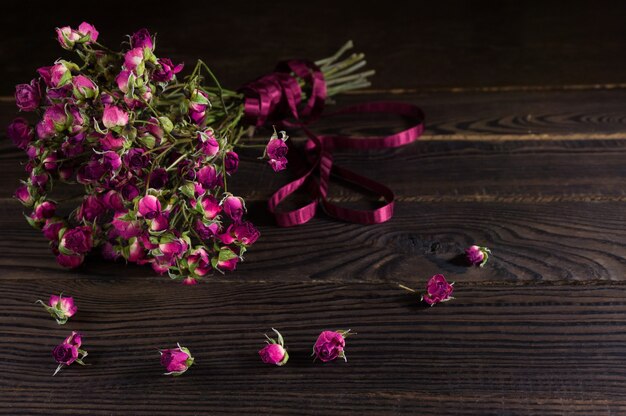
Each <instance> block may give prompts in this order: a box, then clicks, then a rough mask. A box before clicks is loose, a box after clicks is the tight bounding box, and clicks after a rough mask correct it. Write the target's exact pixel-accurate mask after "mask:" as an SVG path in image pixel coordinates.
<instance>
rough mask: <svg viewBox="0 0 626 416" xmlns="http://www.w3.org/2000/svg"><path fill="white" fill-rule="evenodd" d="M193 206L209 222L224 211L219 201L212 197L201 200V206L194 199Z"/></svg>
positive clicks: (208, 196) (206, 196) (207, 196)
mask: <svg viewBox="0 0 626 416" xmlns="http://www.w3.org/2000/svg"><path fill="white" fill-rule="evenodd" d="M190 202H191V206H192V207H193V208H195V209H196V210H197V211H199V212H201V213H202V216H203V217H204V218H205V219H207V220H212V219H214V218H215V217H217V215H218V214H219V213H220V212H221V211H222V207H221V206H220V203H219V201H218V200H217V199H215V197H214V196H212V195H205V196H203V197H202V199H200V201H199V202H200V204H198V203H197V202H196V200H195V199H192V200H191V201H190Z"/></svg>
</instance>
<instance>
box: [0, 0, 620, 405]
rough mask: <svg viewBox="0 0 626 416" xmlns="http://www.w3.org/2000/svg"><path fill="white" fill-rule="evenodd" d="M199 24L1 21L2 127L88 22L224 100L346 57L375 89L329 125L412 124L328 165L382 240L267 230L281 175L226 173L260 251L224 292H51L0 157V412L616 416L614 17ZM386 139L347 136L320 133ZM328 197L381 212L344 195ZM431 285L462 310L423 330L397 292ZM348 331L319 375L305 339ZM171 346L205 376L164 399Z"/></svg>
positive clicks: (177, 13) (339, 227)
mask: <svg viewBox="0 0 626 416" xmlns="http://www.w3.org/2000/svg"><path fill="white" fill-rule="evenodd" d="M189 7H191V8H192V11H191V12H189V11H185V10H187V9H185V8H183V7H179V6H178V5H177V6H176V7H169V8H168V9H166V10H164V9H160V8H158V7H144V8H142V9H141V11H140V12H139V11H137V12H135V11H132V12H131V11H129V10H128V5H125V6H124V7H121V8H120V7H116V6H115V5H114V4H112V3H107V7H100V6H99V5H98V6H96V5H91V4H88V5H83V6H81V7H57V5H56V4H51V5H50V6H43V8H37V9H36V10H35V6H34V5H30V4H23V3H14V4H9V5H4V6H3V13H2V14H1V15H0V27H1V28H2V30H3V36H0V56H2V64H3V65H0V125H5V124H6V123H8V122H9V121H10V120H11V119H12V118H13V117H15V109H14V106H13V103H12V100H11V98H10V97H9V96H10V95H11V94H12V91H13V84H15V83H17V82H24V81H27V80H28V79H30V78H31V76H32V74H34V70H35V68H37V67H39V66H43V65H48V64H49V63H50V62H52V61H53V60H54V59H56V58H58V57H60V56H63V53H62V51H61V50H60V49H59V48H58V47H57V45H56V41H55V40H54V34H53V28H54V27H55V26H58V25H63V24H71V25H76V24H78V23H80V22H81V21H82V20H87V21H91V22H92V23H94V24H95V25H96V26H97V27H98V29H99V30H100V32H101V36H102V40H103V41H104V42H105V43H107V44H110V45H112V46H116V45H117V44H118V42H121V41H122V40H123V37H124V35H125V34H127V33H130V32H132V31H133V30H135V29H137V28H140V27H143V26H146V27H148V28H150V29H152V30H153V31H156V32H158V51H159V56H168V57H171V58H172V59H173V60H174V61H176V62H178V61H185V62H186V63H187V64H188V66H189V65H190V64H191V63H192V62H193V60H194V59H195V58H203V59H204V60H206V61H207V62H209V63H210V65H211V66H212V67H213V68H214V70H215V72H216V74H217V75H218V76H219V78H220V80H222V82H223V84H224V85H226V86H229V87H231V88H235V87H237V86H238V85H240V84H241V83H243V82H245V81H248V80H250V79H252V78H255V77H257V76H259V75H261V74H263V73H265V72H267V71H269V70H271V69H272V67H273V66H274V64H275V62H276V60H278V59H284V58H292V57H297V56H307V57H313V58H315V57H323V56H325V55H328V54H329V53H331V52H332V51H334V50H335V48H336V47H338V46H339V45H340V44H341V43H342V42H343V41H344V40H346V39H349V38H351V39H353V40H354V41H355V43H356V45H357V46H358V48H359V49H360V50H363V51H364V52H366V54H367V56H368V60H369V65H370V66H371V67H373V68H374V69H376V71H377V75H376V77H375V78H374V80H373V81H374V85H375V87H376V89H372V90H367V91H360V92H357V93H355V94H351V95H347V96H344V97H341V98H340V99H339V100H338V104H339V105H340V106H341V105H347V104H352V103H357V102H362V101H364V100H381V99H382V100H396V99H400V100H405V101H408V102H411V103H415V104H417V105H419V106H421V107H422V108H423V109H424V111H425V113H426V116H427V126H426V127H427V128H426V132H425V134H424V136H423V138H422V140H421V141H420V142H418V143H416V144H414V145H411V146H407V147H404V148H400V149H393V150H385V151H376V152H357V153H337V154H336V155H335V162H336V163H337V164H339V165H342V166H345V167H348V168H350V169H353V170H355V171H357V172H360V173H362V174H366V175H368V176H370V177H372V178H373V179H376V180H379V181H382V182H384V183H385V184H387V185H389V186H390V187H391V188H392V189H393V190H394V192H395V193H396V195H397V197H398V204H397V206H396V214H395V217H394V218H393V220H391V221H390V222H388V223H385V224H380V225H376V226H371V227H364V226H359V225H353V224H346V223H341V222H337V221H334V220H332V219H330V218H328V217H327V216H325V215H324V214H323V213H320V214H319V215H318V217H316V218H315V219H314V220H313V221H311V222H310V223H308V224H306V225H304V226H301V227H297V228H291V229H279V228H276V227H275V226H274V223H273V221H272V219H271V218H270V216H269V215H268V214H267V211H266V209H265V201H266V199H267V197H268V195H270V193H271V192H272V191H274V190H275V189H276V188H277V187H279V186H280V185H282V184H284V183H286V181H288V180H289V179H290V177H292V176H290V175H292V174H291V173H288V172H285V173H283V174H279V175H276V174H273V173H271V172H270V170H269V169H268V168H267V167H265V168H261V167H260V166H259V165H258V164H257V163H255V159H256V157H257V154H255V153H253V152H242V154H241V156H242V163H241V166H240V171H239V172H238V174H237V175H235V176H234V177H233V180H232V181H231V183H230V184H229V189H231V190H235V191H236V192H237V193H238V194H240V195H243V196H245V197H246V199H247V200H248V201H249V208H250V216H249V217H250V219H251V220H252V221H254V222H255V223H256V224H258V225H259V227H260V229H261V233H262V237H261V239H260V240H259V241H258V242H257V243H256V244H255V245H254V247H253V248H252V249H251V250H250V252H249V253H248V254H247V257H246V262H244V263H243V264H241V265H240V267H239V269H238V270H237V272H236V273H232V274H228V275H225V276H215V277H212V278H211V279H207V281H206V282H204V283H203V284H200V285H197V286H195V287H187V286H182V285H178V284H174V283H172V282H170V281H168V279H167V278H166V277H160V276H156V275H154V274H153V272H152V271H151V270H150V269H149V268H147V267H137V266H125V265H123V264H121V263H116V264H115V263H107V262H103V261H102V260H100V259H99V258H97V256H93V257H90V258H88V259H87V261H86V263H85V265H84V266H83V267H82V268H80V269H78V270H74V271H67V270H63V269H61V268H60V267H59V266H57V265H56V262H55V260H54V258H53V257H52V256H51V255H50V252H49V248H48V247H47V243H46V242H45V240H44V239H43V237H42V236H41V235H40V234H39V233H38V232H37V231H34V230H32V229H30V228H29V227H28V225H27V224H26V222H25V221H24V220H23V219H22V217H21V207H20V206H19V204H18V203H17V202H16V201H14V200H13V199H12V198H11V194H12V192H13V190H14V188H15V187H16V186H17V184H18V180H19V179H20V178H21V177H22V170H23V167H22V166H21V164H22V163H23V162H24V156H23V154H22V153H21V152H20V151H19V150H16V149H14V148H13V147H12V146H11V145H10V143H8V141H7V140H6V138H5V137H4V134H0V136H1V137H0V302H1V303H2V308H0V414H3V415H5V414H6V415H11V416H14V415H40V414H41V415H53V414H59V415H81V416H83V415H124V416H126V415H151V416H152V415H171V414H181V415H200V414H211V415H213V414H233V415H247V414H251V415H252V414H253V415H259V414H280V415H292V414H298V415H318V414H330V413H332V414H350V415H351V414H355V415H399V414H420V415H430V414H433V415H443V414H454V415H584V416H588V415H618V414H624V413H626V394H625V393H624V392H625V391H626V369H625V368H624V356H625V354H626V318H625V317H626V278H625V276H626V210H625V209H624V203H625V202H626V188H625V186H624V183H626V168H625V167H624V166H625V164H624V160H626V159H625V157H626V128H625V127H626V126H625V124H626V107H625V106H624V103H625V102H626V88H625V87H626V84H625V81H626V80H625V79H624V77H623V68H624V67H626V54H624V50H625V49H626V47H625V45H626V44H625V43H624V39H626V36H625V35H626V26H624V24H623V22H624V18H625V17H626V7H624V6H623V4H622V3H621V2H618V1H596V2H593V3H591V2H583V1H572V2H568V3H563V2H558V1H552V0H550V1H542V2H525V3H520V2H514V1H508V0H507V1H485V0H479V1H472V2H466V1H452V0H444V1H439V2H421V1H420V2H410V3H406V4H405V3H395V4H389V5H384V7H383V5H381V4H380V2H369V1H359V2H356V1H354V2H353V1H349V2H339V3H338V2H332V3H331V2H322V3H319V2H318V3H316V6H315V7H316V9H315V10H317V14H315V15H314V17H315V18H311V16H312V14H311V13H312V5H311V3H310V2H308V3H307V2H303V3H297V2H285V1H282V0H281V1H277V2H272V4H268V3H258V4H254V5H253V4H250V3H244V2H217V3H216V2H209V3H206V4H205V3H202V2H196V3H194V4H193V5H189ZM120 10H124V11H123V12H120ZM232 16H237V18H236V19H233V18H232ZM320 22H323V24H322V23H320ZM331 109H332V108H331ZM402 125H403V121H402V120H397V119H393V118H385V117H373V116H372V117H367V118H363V117H360V118H354V117H352V118H351V117H341V118H333V119H328V120H323V121H321V122H319V123H317V124H316V125H315V126H314V130H315V131H319V132H326V133H331V132H332V133H336V132H343V133H352V134H386V133H389V132H391V131H393V130H394V129H398V128H400V127H401V126H402ZM290 133H291V135H292V136H293V137H294V139H295V140H296V141H301V140H302V138H301V137H299V136H300V135H299V134H298V132H290ZM255 139H256V140H258V141H259V142H264V141H265V140H266V139H267V135H266V134H265V133H264V132H262V131H261V132H258V134H257V135H256V137H255ZM72 195H73V193H72V192H71V190H67V189H66V190H60V192H59V194H58V196H59V197H61V198H65V197H68V196H72ZM303 197H304V196H303V195H301V194H299V195H296V196H294V197H293V198H291V199H290V200H289V201H287V206H294V205H297V204H300V203H302V201H303ZM330 197H331V199H333V200H334V201H336V202H340V203H343V204H346V205H351V206H361V207H363V206H372V205H375V204H376V203H377V201H375V199H373V198H372V197H371V196H370V195H367V194H363V193H361V192H358V190H355V189H354V188H353V187H351V186H349V185H348V184H341V183H335V182H333V184H332V185H331V190H330ZM472 243H480V244H485V245H488V246H490V247H491V248H492V249H493V252H494V256H493V259H492V260H490V262H489V263H488V265H487V267H486V268H484V269H479V268H468V267H467V266H466V265H465V264H464V262H463V261H462V258H461V257H460V255H461V254H462V252H463V249H464V248H465V247H466V246H468V245H470V244H472ZM435 273H444V274H445V275H446V276H447V277H448V278H449V279H450V280H452V281H455V282H456V285H455V287H456V289H455V296H456V299H455V300H453V301H451V302H449V303H446V304H444V305H439V306H437V307H435V308H428V307H425V306H424V305H421V304H420V303H419V302H418V299H417V297H416V296H415V295H412V294H409V293H407V292H404V291H402V290H401V289H399V288H398V287H397V286H396V284H397V282H403V283H405V284H408V285H409V286H412V287H415V288H416V289H420V288H423V287H424V284H425V282H426V280H427V279H428V277H430V276H431V275H433V274H435ZM60 292H63V293H64V294H66V295H72V296H74V297H75V298H76V300H77V302H78V306H79V312H78V314H77V315H76V316H75V317H74V318H72V319H71V320H70V322H69V323H68V325H66V326H65V327H60V326H58V325H56V324H55V323H54V321H53V320H52V319H51V318H50V317H49V316H47V315H46V313H45V312H44V311H43V309H42V308H41V306H40V305H35V304H34V302H35V300H36V299H40V298H41V299H45V298H46V297H47V296H49V295H50V294H51V293H60ZM272 327H276V328H278V329H280V330H281V332H282V333H283V335H285V338H286V341H287V346H288V348H289V351H290V355H291V359H290V362H289V363H288V365H287V366H285V367H281V368H275V367H270V366H266V365H263V364H262V363H261V361H260V360H259V358H258V356H257V354H256V351H257V350H258V349H259V348H261V347H262V345H263V337H262V334H263V333H265V332H269V331H270V330H271V328H272ZM339 328H351V329H352V330H354V331H355V332H357V333H358V334H357V335H355V336H354V337H350V338H348V348H347V354H348V358H349V362H348V363H342V362H336V363H332V364H326V365H325V364H321V363H313V362H312V361H311V357H310V351H311V346H312V344H313V342H314V341H315V338H316V336H317V334H318V333H319V332H320V331H321V330H323V329H339ZM71 330H80V331H81V332H83V333H84V337H85V338H84V340H85V341H84V345H85V348H86V349H87V350H88V351H89V356H88V359H87V360H88V361H89V363H90V364H91V365H90V366H86V367H78V366H76V367H71V368H68V369H65V370H64V371H63V372H62V373H60V374H59V375H57V376H56V377H55V378H52V377H51V374H52V372H53V371H54V368H55V364H54V362H53V359H52V357H51V355H50V352H51V349H52V348H53V347H54V346H55V345H56V344H57V343H58V342H60V341H61V340H62V339H63V338H64V337H66V336H67V335H68V334H69V332H70V331H71ZM176 342H181V343H182V344H183V345H185V346H187V347H189V348H190V349H191V351H192V352H193V354H194V356H195V357H196V360H197V364H196V365H194V366H193V367H192V368H191V369H190V371H189V372H188V373H187V374H185V375H184V376H183V377H179V378H169V377H164V376H161V375H160V374H161V372H162V369H161V368H160V366H159V363H158V352H157V350H158V349H159V348H167V347H172V346H174V345H175V343H176Z"/></svg>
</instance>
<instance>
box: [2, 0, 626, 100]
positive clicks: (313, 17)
mask: <svg viewBox="0 0 626 416" xmlns="http://www.w3.org/2000/svg"><path fill="white" fill-rule="evenodd" d="M83 20H86V21H88V22H91V23H93V24H94V25H95V26H96V27H97V28H98V29H99V31H100V35H101V38H100V39H101V42H104V43H105V44H107V45H109V46H111V47H113V48H116V47H117V46H119V44H120V43H121V41H122V40H123V39H124V36H125V35H127V34H130V33H132V32H133V31H135V30H136V29H139V28H141V27H148V28H149V29H150V30H151V31H153V32H157V33H158V35H159V36H158V46H157V47H158V53H159V54H160V56H168V57H171V58H172V59H173V60H175V61H180V60H184V61H185V62H187V63H188V64H192V63H193V62H194V59H197V58H201V59H203V60H205V61H206V62H208V63H209V64H210V65H211V66H212V67H213V68H215V72H216V74H217V75H218V76H219V78H220V79H222V80H223V84H225V85H229V86H231V88H235V87H237V86H239V85H240V84H241V83H243V82H245V81H248V80H249V79H251V78H255V77H257V76H258V75H259V71H260V70H269V69H271V68H273V66H274V63H275V62H276V60H277V59H283V58H292V57H294V56H303V57H308V58H318V57H324V56H326V55H329V54H330V53H332V52H334V51H335V50H336V49H337V48H338V47H339V46H340V45H341V44H343V42H344V41H345V40H348V39H353V40H354V41H355V43H356V45H357V46H358V48H359V49H361V50H363V51H364V52H365V53H366V54H367V56H368V57H369V61H370V65H371V67H373V68H375V69H376V70H377V71H378V74H379V76H378V77H377V78H376V79H375V87H376V88H384V89H387V88H415V87H420V88H423V87H442V86H446V87H449V86H454V87H457V86H462V87H467V86H472V87H485V86H503V85H538V84H546V83H548V84H550V85H562V84H595V83H607V82H620V81H622V80H623V77H621V74H622V68H623V67H624V63H625V61H626V50H625V49H626V47H625V46H624V41H623V39H624V37H625V36H626V27H625V25H624V21H626V8H625V7H624V5H623V2H620V1H587V2H584V1H569V2H562V1H534V2H517V1H450V0H443V1H426V2H424V1H407V2H403V1H396V2H388V3H387V4H385V3H381V2H379V1H376V2H372V1H358V2H357V1H354V2H346V1H320V2H298V1H272V2H238V1H224V2H215V1H210V2H203V1H196V2H184V3H183V2H180V4H178V3H176V2H174V3H170V4H168V5H167V6H158V5H157V3H155V4H149V3H144V2H140V3H136V2H106V3H105V4H103V5H99V4H96V3H95V2H83V3H81V4H72V3H69V4H58V3H57V2H47V3H46V4H45V5H36V3H31V2H22V3H19V2H10V4H7V5H3V13H2V17H0V22H1V23H2V30H3V32H4V33H3V36H2V39H1V41H0V56H1V57H2V60H3V62H2V63H3V67H4V68H3V71H4V72H3V74H2V79H1V82H2V83H1V85H2V91H3V93H4V94H5V95H9V94H10V93H11V92H12V88H11V87H12V85H14V84H16V83H18V82H24V81H25V80H28V79H29V77H30V76H31V75H32V74H33V73H34V69H36V68H37V67H39V66H43V65H48V64H49V63H50V62H51V61H53V60H54V59H56V58H58V57H59V56H60V55H61V53H62V52H63V51H62V50H61V49H60V48H58V47H57V44H56V40H55V34H54V30H53V29H54V28H55V27H60V26H65V25H74V26H77V25H78V24H79V23H80V22H82V21H83Z"/></svg>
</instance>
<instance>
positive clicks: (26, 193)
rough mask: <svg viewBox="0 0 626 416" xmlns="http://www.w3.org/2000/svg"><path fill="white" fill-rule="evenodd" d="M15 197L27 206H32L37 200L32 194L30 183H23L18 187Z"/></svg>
mask: <svg viewBox="0 0 626 416" xmlns="http://www.w3.org/2000/svg"><path fill="white" fill-rule="evenodd" d="M15 197H16V198H17V199H19V201H20V202H21V203H22V204H23V205H25V206H27V207H30V206H32V205H33V203H34V202H35V198H34V197H33V195H32V194H31V192H30V189H29V187H28V185H22V186H20V187H19V188H17V189H16V190H15Z"/></svg>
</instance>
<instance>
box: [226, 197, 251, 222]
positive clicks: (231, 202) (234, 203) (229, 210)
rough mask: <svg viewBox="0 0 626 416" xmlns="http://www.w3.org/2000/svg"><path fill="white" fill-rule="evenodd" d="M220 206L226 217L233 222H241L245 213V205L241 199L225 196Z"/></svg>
mask: <svg viewBox="0 0 626 416" xmlns="http://www.w3.org/2000/svg"><path fill="white" fill-rule="evenodd" d="M222 206H223V207H224V212H225V213H226V215H228V216H229V217H230V218H231V219H232V220H233V221H235V222H241V218H242V217H243V214H244V212H245V211H246V205H245V203H244V201H243V198H240V197H238V196H233V195H231V194H227V195H226V197H225V198H224V199H223V200H222Z"/></svg>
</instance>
